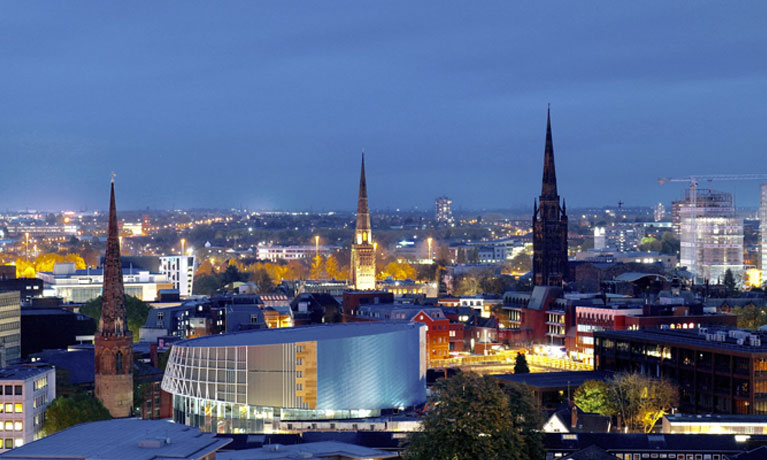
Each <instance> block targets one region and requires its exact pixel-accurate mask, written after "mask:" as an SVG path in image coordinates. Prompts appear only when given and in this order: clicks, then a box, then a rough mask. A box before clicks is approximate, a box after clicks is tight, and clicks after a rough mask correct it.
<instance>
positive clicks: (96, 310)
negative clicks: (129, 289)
mask: <svg viewBox="0 0 767 460" xmlns="http://www.w3.org/2000/svg"><path fill="white" fill-rule="evenodd" d="M151 309H152V307H151V306H149V304H148V303H146V302H143V301H142V300H141V299H139V298H138V297H133V296H131V295H126V296H125V310H126V313H127V316H128V329H130V331H131V332H132V333H133V341H134V342H138V339H139V329H140V328H142V327H144V324H146V317H147V316H148V315H149V310H151ZM80 313H82V314H83V315H86V316H90V317H91V318H94V319H95V320H96V321H98V320H99V318H101V296H98V297H96V298H95V299H93V300H89V301H88V302H86V303H85V305H83V306H82V307H80Z"/></svg>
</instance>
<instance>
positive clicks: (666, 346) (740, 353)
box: [594, 324, 767, 415]
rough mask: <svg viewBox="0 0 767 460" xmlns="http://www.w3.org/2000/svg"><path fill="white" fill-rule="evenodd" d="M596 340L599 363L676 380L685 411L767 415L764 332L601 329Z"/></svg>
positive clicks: (765, 344) (596, 354) (603, 367)
mask: <svg viewBox="0 0 767 460" xmlns="http://www.w3.org/2000/svg"><path fill="white" fill-rule="evenodd" d="M688 327H689V324H688ZM763 339H764V340H765V342H764V345H763V344H762V340H763ZM594 342H595V343H594V345H595V349H594V353H595V358H596V363H595V365H596V368H597V369H601V370H613V371H634V372H641V373H643V374H646V375H650V376H653V377H664V378H668V379H670V380H672V381H675V382H676V383H677V384H678V386H679V396H680V400H679V410H680V411H681V412H683V413H690V414H707V413H716V414H755V415H767V333H764V332H755V331H746V330H740V329H727V328H698V329H682V330H680V329H670V328H668V329H644V330H631V331H602V332H595V333H594Z"/></svg>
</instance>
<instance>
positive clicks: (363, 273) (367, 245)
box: [349, 153, 376, 291]
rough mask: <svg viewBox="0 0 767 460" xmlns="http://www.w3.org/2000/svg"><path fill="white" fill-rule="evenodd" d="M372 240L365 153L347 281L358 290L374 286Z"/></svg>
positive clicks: (373, 250) (366, 289)
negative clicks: (349, 272)
mask: <svg viewBox="0 0 767 460" xmlns="http://www.w3.org/2000/svg"><path fill="white" fill-rule="evenodd" d="M375 247H376V246H375V243H374V242H373V231H372V228H371V226H370V210H369V206H368V187H367V182H366V181H365V154H364V153H363V154H362V169H361V171H360V191H359V198H358V200H357V227H356V229H355V231H354V241H353V242H352V255H351V263H350V264H349V267H350V271H351V274H350V278H349V282H350V284H351V286H352V288H354V289H357V290H359V291H370V290H374V289H375V288H376V253H375Z"/></svg>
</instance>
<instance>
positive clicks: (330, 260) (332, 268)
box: [325, 254, 346, 280]
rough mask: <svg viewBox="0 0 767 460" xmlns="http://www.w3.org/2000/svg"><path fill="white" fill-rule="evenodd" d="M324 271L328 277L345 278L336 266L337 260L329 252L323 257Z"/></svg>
mask: <svg viewBox="0 0 767 460" xmlns="http://www.w3.org/2000/svg"><path fill="white" fill-rule="evenodd" d="M325 271H326V272H327V274H328V278H330V279H334V280H341V279H346V276H345V275H344V274H343V272H342V271H340V269H339V267H338V260H336V257H335V256H334V255H333V254H331V255H329V256H328V257H327V258H326V259H325Z"/></svg>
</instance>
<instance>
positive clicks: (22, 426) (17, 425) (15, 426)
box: [13, 421, 24, 431]
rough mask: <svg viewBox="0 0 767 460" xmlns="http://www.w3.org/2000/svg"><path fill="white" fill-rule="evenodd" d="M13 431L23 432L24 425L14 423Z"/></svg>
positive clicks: (17, 422)
mask: <svg viewBox="0 0 767 460" xmlns="http://www.w3.org/2000/svg"><path fill="white" fill-rule="evenodd" d="M13 429H14V430H16V431H21V430H23V429H24V424H23V423H21V422H19V421H16V422H13Z"/></svg>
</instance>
